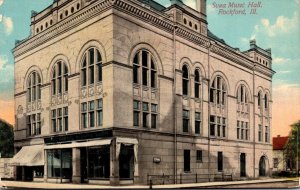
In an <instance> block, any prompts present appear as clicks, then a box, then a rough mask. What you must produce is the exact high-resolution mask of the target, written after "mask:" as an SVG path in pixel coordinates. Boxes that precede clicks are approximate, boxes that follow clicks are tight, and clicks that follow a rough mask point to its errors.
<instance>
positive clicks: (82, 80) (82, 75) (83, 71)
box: [81, 69, 86, 86]
mask: <svg viewBox="0 0 300 190" xmlns="http://www.w3.org/2000/svg"><path fill="white" fill-rule="evenodd" d="M81 85H82V86H86V69H82V71H81Z"/></svg>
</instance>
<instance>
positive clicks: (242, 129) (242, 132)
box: [241, 121, 244, 139]
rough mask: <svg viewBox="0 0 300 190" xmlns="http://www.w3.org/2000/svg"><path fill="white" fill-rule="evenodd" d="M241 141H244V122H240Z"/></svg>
mask: <svg viewBox="0 0 300 190" xmlns="http://www.w3.org/2000/svg"><path fill="white" fill-rule="evenodd" d="M241 139H244V122H243V121H241Z"/></svg>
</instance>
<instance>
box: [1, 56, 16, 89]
mask: <svg viewBox="0 0 300 190" xmlns="http://www.w3.org/2000/svg"><path fill="white" fill-rule="evenodd" d="M0 76H1V77H0V85H5V84H6V83H11V82H12V81H13V80H14V78H13V76H14V65H13V64H8V59H7V57H6V56H4V55H0Z"/></svg>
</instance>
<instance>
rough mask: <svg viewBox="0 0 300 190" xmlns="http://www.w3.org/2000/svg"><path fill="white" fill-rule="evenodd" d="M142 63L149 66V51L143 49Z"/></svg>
mask: <svg viewBox="0 0 300 190" xmlns="http://www.w3.org/2000/svg"><path fill="white" fill-rule="evenodd" d="M142 65H143V67H148V52H146V51H142Z"/></svg>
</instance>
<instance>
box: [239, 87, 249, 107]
mask: <svg viewBox="0 0 300 190" xmlns="http://www.w3.org/2000/svg"><path fill="white" fill-rule="evenodd" d="M237 101H238V103H248V92H247V88H246V86H245V85H240V86H239V89H238V94H237Z"/></svg>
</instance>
